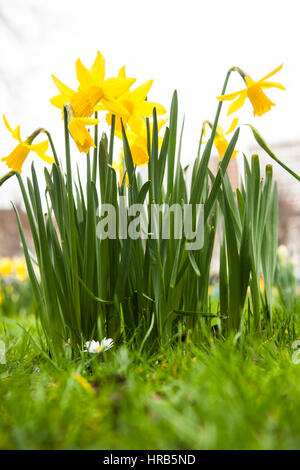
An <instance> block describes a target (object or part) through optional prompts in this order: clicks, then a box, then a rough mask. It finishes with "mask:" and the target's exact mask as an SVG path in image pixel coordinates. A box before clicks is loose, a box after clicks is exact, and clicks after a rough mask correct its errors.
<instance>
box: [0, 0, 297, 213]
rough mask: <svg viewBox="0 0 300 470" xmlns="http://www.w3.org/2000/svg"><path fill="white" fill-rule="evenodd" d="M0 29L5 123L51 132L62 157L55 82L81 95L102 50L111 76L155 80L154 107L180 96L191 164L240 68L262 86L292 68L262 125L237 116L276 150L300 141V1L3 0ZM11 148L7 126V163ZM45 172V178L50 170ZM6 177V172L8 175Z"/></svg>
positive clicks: (247, 136)
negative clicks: (83, 78)
mask: <svg viewBox="0 0 300 470" xmlns="http://www.w3.org/2000/svg"><path fill="white" fill-rule="evenodd" d="M0 21H1V23H0V44H1V46H0V54H1V60H0V108H1V109H0V115H2V114H3V113H5V114H6V116H7V118H8V120H9V122H10V123H11V125H12V126H15V125H17V124H21V131H22V136H23V137H26V136H27V135H28V134H29V133H31V132H32V131H33V130H34V129H35V128H36V127H40V126H43V127H46V128H47V129H49V130H50V131H51V133H52V134H53V137H54V140H55V141H56V146H57V147H58V148H60V149H61V150H63V140H62V135H63V129H62V122H61V120H60V112H59V110H57V109H56V108H53V107H52V106H51V105H50V103H49V98H50V97H52V96H53V95H55V94H56V88H55V86H54V84H53V83H52V80H51V73H54V74H55V75H56V76H57V77H58V78H60V79H61V80H62V81H63V82H65V83H67V84H68V85H70V86H74V87H75V86H76V80H75V71H74V65H75V61H76V59H77V58H78V57H80V58H81V59H82V62H83V63H84V64H85V65H87V66H90V65H91V64H92V62H93V60H94V58H95V55H96V52H97V50H98V49H99V50H101V52H102V53H103V54H104V56H105V58H106V70H107V76H115V75H116V74H117V72H118V70H119V68H120V67H121V66H122V65H126V66H127V74H128V76H129V77H136V78H137V82H136V84H137V85H138V84H141V83H142V82H143V81H145V80H148V79H150V78H152V79H154V85H153V87H152V89H151V91H150V93H149V99H150V100H154V101H159V102H161V103H162V104H164V105H165V107H166V108H167V109H169V105H170V101H171V96H172V93H173V90H174V89H177V90H178V95H179V106H180V118H182V116H183V113H185V116H186V121H185V133H184V145H183V161H184V162H185V163H188V162H191V161H192V160H193V158H194V156H195V152H196V149H197V140H198V137H199V132H200V128H201V123H202V121H203V120H205V119H210V120H212V119H213V117H214V113H215V111H216V107H217V100H216V95H218V94H219V93H220V91H221V88H222V84H223V81H224V77H225V74H226V71H227V70H228V68H230V67H231V66H233V65H238V66H240V67H241V68H242V69H244V70H245V71H246V72H247V73H249V75H251V77H252V78H253V79H259V78H261V77H262V76H264V75H266V74H267V73H268V72H270V71H271V70H273V69H274V68H275V67H277V66H278V65H279V64H281V63H284V67H283V69H282V71H281V72H279V74H278V75H276V76H275V77H274V80H276V81H279V82H281V83H282V84H284V85H285V86H286V89H287V90H286V91H281V90H277V89H271V90H268V91H267V94H268V96H269V97H270V99H271V100H272V101H274V102H275V103H276V106H275V107H274V108H272V111H271V112H270V113H267V114H266V115H264V116H263V117H260V118H257V117H256V118H254V117H253V113H252V108H251V106H250V104H247V105H246V106H244V108H243V109H242V110H241V111H240V112H239V113H238V115H239V116H240V123H241V124H243V123H248V122H250V123H252V124H254V125H255V126H256V127H257V128H258V129H259V130H260V132H261V133H262V134H263V135H264V137H265V138H266V140H267V141H268V142H269V143H276V142H281V141H290V140H300V118H299V101H300V98H299V96H300V95H299V86H300V80H299V77H300V57H299V45H300V28H299V21H300V2H299V1H298V0H285V1H282V0H272V1H269V0H251V1H248V2H244V1H241V0H226V1H223V0H210V1H202V0H197V1H196V0H185V1H182V0H181V1H178V0H151V1H147V2H146V1H143V0H105V1H103V0H52V1H51V2H49V1H48V0H9V1H7V0H0ZM243 87H244V83H243V81H242V79H241V78H240V77H239V76H238V75H237V74H236V76H232V79H231V80H230V83H229V87H228V91H235V90H239V89H241V88H243ZM227 106H228V105H227V104H226V105H225V107H224V108H225V109H224V108H223V113H222V116H221V121H220V124H221V125H222V126H223V127H224V128H225V129H226V128H228V127H229V124H230V122H231V118H232V116H230V118H227V117H226V108H227ZM251 143H253V137H252V135H251V131H250V130H249V128H247V127H244V128H242V133H241V139H240V141H239V144H238V149H239V150H245V149H247V146H248V145H250V144H251ZM13 145H14V142H13V141H12V140H11V139H10V136H9V134H8V133H7V131H6V129H5V127H4V125H3V122H2V120H1V122H0V156H6V155H7V154H8V153H9V152H10V151H11V150H12V146H13ZM31 158H32V157H30V158H29V159H28V161H27V162H26V163H25V165H24V171H23V173H24V174H27V173H28V169H29V167H30V161H31ZM33 158H35V157H33ZM36 158H37V160H38V157H36ZM84 158H85V156H84V155H83V154H81V155H79V156H78V160H79V161H80V159H81V160H82V159H84ZM37 165H39V166H40V167H41V169H42V167H43V165H44V163H43V162H42V161H37ZM5 172H6V166H5V165H4V164H3V163H0V174H1V175H2V174H4V173H5ZM10 198H11V199H13V200H15V201H16V200H18V198H19V195H18V187H17V185H16V184H15V182H14V181H12V180H10V181H9V183H7V185H6V186H5V189H4V187H3V188H2V189H1V192H0V205H7V203H8V201H9V199H10Z"/></svg>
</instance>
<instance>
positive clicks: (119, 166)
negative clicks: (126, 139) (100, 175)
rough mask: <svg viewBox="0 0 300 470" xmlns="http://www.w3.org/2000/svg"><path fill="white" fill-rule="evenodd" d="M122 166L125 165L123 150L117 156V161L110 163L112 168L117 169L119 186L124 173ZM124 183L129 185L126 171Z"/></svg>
mask: <svg viewBox="0 0 300 470" xmlns="http://www.w3.org/2000/svg"><path fill="white" fill-rule="evenodd" d="M124 166H125V164H124V155H123V152H121V153H120V156H119V160H118V163H116V162H113V164H112V167H113V169H114V170H118V171H119V186H121V184H122V183H123V174H124V170H123V167H124ZM126 185H127V186H129V178H128V174H127V173H126Z"/></svg>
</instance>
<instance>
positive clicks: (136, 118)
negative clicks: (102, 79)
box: [99, 67, 166, 131]
mask: <svg viewBox="0 0 300 470" xmlns="http://www.w3.org/2000/svg"><path fill="white" fill-rule="evenodd" d="M118 77H119V78H120V79H123V80H126V79H127V77H126V72H125V67H122V68H121V69H120V71H119V74H118ZM152 84H153V80H148V81H147V82H145V83H143V84H142V85H140V86H139V87H137V88H135V90H133V91H130V90H129V89H128V90H127V91H126V92H125V93H124V94H123V95H122V96H120V98H119V102H120V103H121V104H122V105H123V106H124V108H125V109H126V110H127V115H123V116H122V115H121V116H120V117H118V118H117V119H116V124H115V125H116V130H117V131H121V118H122V121H123V124H124V125H125V127H126V125H127V123H128V125H129V127H130V128H131V129H132V130H133V129H136V128H140V127H141V126H142V125H143V117H152V114H153V108H156V113H157V115H158V116H161V115H162V114H165V113H166V110H165V108H164V107H163V106H162V105H161V104H159V103H156V102H154V101H145V100H146V97H147V95H148V92H149V90H150V88H151V86H152ZM99 109H101V108H99ZM102 109H103V108H102ZM142 116H143V117H142ZM111 119H112V113H109V114H107V116H106V120H107V123H108V124H109V125H111Z"/></svg>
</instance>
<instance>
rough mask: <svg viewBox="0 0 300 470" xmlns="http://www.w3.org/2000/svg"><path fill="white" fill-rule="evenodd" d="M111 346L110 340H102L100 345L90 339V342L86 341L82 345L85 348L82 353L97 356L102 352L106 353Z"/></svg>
mask: <svg viewBox="0 0 300 470" xmlns="http://www.w3.org/2000/svg"><path fill="white" fill-rule="evenodd" d="M113 345H114V342H113V340H112V339H111V338H104V339H103V340H102V341H101V343H99V341H95V340H93V339H92V341H87V342H86V343H85V344H84V347H85V348H86V349H85V350H84V352H89V353H92V354H99V353H100V352H102V351H108V349H110V348H112V347H113Z"/></svg>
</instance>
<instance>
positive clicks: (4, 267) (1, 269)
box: [0, 258, 13, 277]
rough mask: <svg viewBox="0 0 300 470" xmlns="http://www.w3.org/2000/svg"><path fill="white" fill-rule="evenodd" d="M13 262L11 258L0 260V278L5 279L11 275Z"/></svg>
mask: <svg viewBox="0 0 300 470" xmlns="http://www.w3.org/2000/svg"><path fill="white" fill-rule="evenodd" d="M12 269H13V261H12V259H11V258H1V259H0V274H1V276H2V277H7V276H9V275H10V274H11V273H12Z"/></svg>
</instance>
